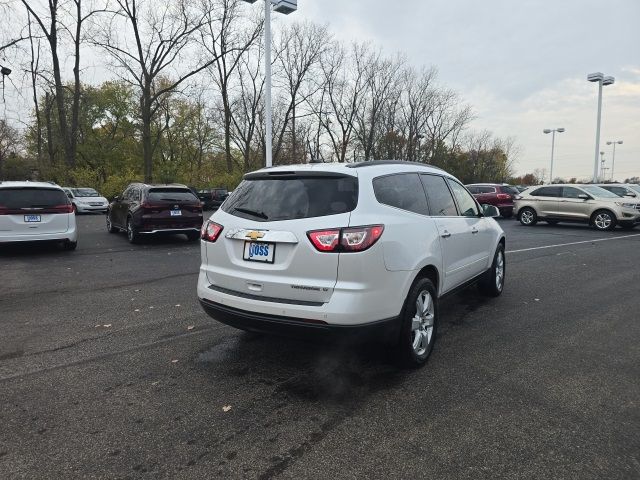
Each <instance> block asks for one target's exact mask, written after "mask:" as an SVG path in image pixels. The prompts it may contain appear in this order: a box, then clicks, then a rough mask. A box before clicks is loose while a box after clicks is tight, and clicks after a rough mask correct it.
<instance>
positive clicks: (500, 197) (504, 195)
mask: <svg viewBox="0 0 640 480" xmlns="http://www.w3.org/2000/svg"><path fill="white" fill-rule="evenodd" d="M510 198H511V195H509V194H508V193H499V194H498V200H509V199H510Z"/></svg>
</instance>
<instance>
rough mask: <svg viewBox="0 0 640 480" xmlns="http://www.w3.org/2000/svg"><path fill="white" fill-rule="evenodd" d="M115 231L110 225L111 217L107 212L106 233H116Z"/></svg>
mask: <svg viewBox="0 0 640 480" xmlns="http://www.w3.org/2000/svg"><path fill="white" fill-rule="evenodd" d="M117 231H118V229H117V228H116V227H114V226H113V224H112V223H111V216H110V215H109V212H107V232H109V233H116V232H117Z"/></svg>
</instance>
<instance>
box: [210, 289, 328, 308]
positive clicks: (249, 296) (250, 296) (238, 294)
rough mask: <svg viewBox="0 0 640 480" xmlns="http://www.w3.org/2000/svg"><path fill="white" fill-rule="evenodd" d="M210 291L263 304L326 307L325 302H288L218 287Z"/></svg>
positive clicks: (282, 299)
mask: <svg viewBox="0 0 640 480" xmlns="http://www.w3.org/2000/svg"><path fill="white" fill-rule="evenodd" d="M209 290H213V291H215V292H220V293H224V294H226V295H233V296H234V297H240V298H246V299H249V300H258V301H261V302H271V303H283V304H285V305H303V306H305V307H321V306H323V305H324V303H323V302H309V301H305V300H288V299H285V298H274V297H262V296H260V295H253V294H251V293H245V292H238V291H236V290H230V289H228V288H224V287H219V286H217V285H209Z"/></svg>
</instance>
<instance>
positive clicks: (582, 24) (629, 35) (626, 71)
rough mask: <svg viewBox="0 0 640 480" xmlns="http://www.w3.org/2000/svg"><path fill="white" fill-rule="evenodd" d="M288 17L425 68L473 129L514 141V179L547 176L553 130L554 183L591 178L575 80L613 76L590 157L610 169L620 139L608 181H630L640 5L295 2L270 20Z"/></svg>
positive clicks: (593, 106)
mask: <svg viewBox="0 0 640 480" xmlns="http://www.w3.org/2000/svg"><path fill="white" fill-rule="evenodd" d="M293 16H295V17H296V18H298V19H302V18H305V19H309V20H312V21H315V22H320V23H327V24H328V25H329V27H330V30H331V31H332V32H333V33H334V34H335V35H336V36H337V37H338V38H341V39H343V40H346V41H350V40H370V41H372V42H374V43H375V44H377V45H380V46H382V47H384V48H385V49H386V50H387V51H389V52H390V53H391V52H396V51H399V52H403V53H404V54H405V55H406V56H407V57H408V59H409V61H410V62H411V63H413V64H414V65H422V64H424V65H434V66H436V67H437V68H438V70H439V74H440V80H441V81H442V82H443V83H444V84H445V85H447V86H449V87H453V88H455V89H456V90H458V92H459V93H460V94H461V95H462V96H463V98H464V99H465V100H466V101H467V102H469V103H470V104H471V105H472V106H473V107H474V109H475V112H476V115H477V119H476V120H475V121H474V123H473V128H474V129H478V130H482V129H488V130H491V131H492V132H494V133H495V134H496V135H498V136H502V137H506V136H509V135H513V136H515V137H516V138H517V142H518V144H519V145H520V147H521V148H522V151H521V153H520V156H519V159H518V163H517V165H516V169H517V171H518V172H519V173H526V172H531V171H533V169H535V168H547V169H548V168H549V164H550V156H551V135H544V134H543V133H542V130H543V129H544V128H556V127H564V128H566V132H565V133H563V134H560V135H556V155H555V162H554V163H555V165H554V176H556V175H557V176H563V177H572V176H577V177H578V178H583V177H584V178H588V177H590V176H591V174H592V172H593V162H594V151H595V128H596V112H597V86H596V84H592V83H588V82H587V81H586V75H587V74H588V73H591V72H597V71H601V72H604V73H605V74H606V75H613V76H615V78H616V83H615V84H614V85H612V86H609V87H605V88H604V97H603V98H604V101H603V114H602V137H601V150H604V151H605V152H606V154H605V158H606V159H607V164H609V163H610V161H611V156H612V154H611V147H610V146H606V145H603V143H604V142H606V141H607V140H619V139H620V140H623V141H624V144H623V145H619V146H618V148H617V149H616V165H615V170H616V173H617V174H616V177H618V178H620V179H622V180H624V178H625V177H629V176H633V175H638V176H640V0H608V1H605V0H598V1H596V0H557V1H543V0H298V12H296V13H294V14H292V15H291V16H289V17H286V18H279V19H278V23H280V22H286V21H290V19H291V20H293ZM609 166H610V165H609Z"/></svg>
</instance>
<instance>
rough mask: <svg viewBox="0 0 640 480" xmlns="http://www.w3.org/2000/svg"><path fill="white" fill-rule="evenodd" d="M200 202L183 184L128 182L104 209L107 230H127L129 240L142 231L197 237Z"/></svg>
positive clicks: (137, 236)
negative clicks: (105, 209)
mask: <svg viewBox="0 0 640 480" xmlns="http://www.w3.org/2000/svg"><path fill="white" fill-rule="evenodd" d="M201 227H202V206H201V204H200V201H199V200H198V198H197V197H196V196H195V195H194V194H193V192H192V191H191V190H189V189H188V188H187V187H185V186H184V185H146V184H143V183H132V184H131V185H129V186H128V187H127V188H126V189H125V191H124V192H123V193H122V195H118V196H116V197H115V198H114V199H113V201H112V202H111V204H110V205H109V209H108V210H107V230H108V231H109V233H115V232H117V231H125V232H127V238H128V239H129V241H130V242H131V243H136V242H137V241H138V240H139V239H140V238H141V237H142V236H143V235H150V234H170V233H183V234H185V235H186V236H187V238H188V239H189V240H192V241H195V240H198V239H199V238H200V228H201Z"/></svg>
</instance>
